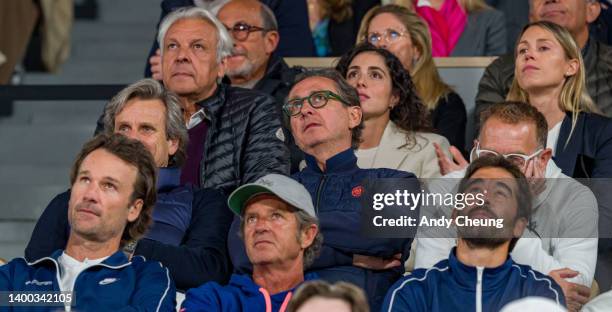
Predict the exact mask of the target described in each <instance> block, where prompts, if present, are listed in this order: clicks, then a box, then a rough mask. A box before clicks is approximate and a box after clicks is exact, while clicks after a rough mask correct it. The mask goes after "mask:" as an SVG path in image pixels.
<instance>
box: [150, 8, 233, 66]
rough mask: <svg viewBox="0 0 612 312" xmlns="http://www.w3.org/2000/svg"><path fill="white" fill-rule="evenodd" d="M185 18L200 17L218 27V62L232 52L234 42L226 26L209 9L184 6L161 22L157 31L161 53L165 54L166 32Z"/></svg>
mask: <svg viewBox="0 0 612 312" xmlns="http://www.w3.org/2000/svg"><path fill="white" fill-rule="evenodd" d="M184 19H200V20H203V21H205V22H207V23H209V24H212V26H214V27H215V28H216V29H217V63H221V61H222V60H223V59H224V58H226V57H228V56H230V55H231V54H232V48H233V47H234V42H233V40H232V37H231V36H230V34H229V32H228V31H227V29H225V26H223V24H222V23H221V22H220V21H219V20H218V19H217V18H216V17H215V16H214V15H213V14H212V13H210V12H209V11H208V10H206V9H204V8H199V7H184V8H179V9H177V10H176V11H174V12H172V13H170V14H168V15H167V16H166V17H165V18H164V19H163V20H162V21H161V23H160V24H159V32H158V33H157V43H159V48H160V50H161V53H162V54H164V48H165V47H164V38H165V37H166V32H168V29H170V27H171V26H172V25H174V23H176V22H178V21H180V20H184Z"/></svg>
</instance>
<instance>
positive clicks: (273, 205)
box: [244, 193, 290, 214]
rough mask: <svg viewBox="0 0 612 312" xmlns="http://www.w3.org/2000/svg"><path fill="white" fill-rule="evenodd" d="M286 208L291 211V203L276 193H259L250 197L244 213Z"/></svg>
mask: <svg viewBox="0 0 612 312" xmlns="http://www.w3.org/2000/svg"><path fill="white" fill-rule="evenodd" d="M262 209H263V210H286V211H290V208H289V205H287V203H286V202H284V201H283V200H282V199H280V198H279V197H278V196H276V195H274V194H269V193H265V194H259V195H255V196H253V197H252V198H250V199H249V200H248V201H247V202H246V203H245V204H244V213H245V214H248V213H254V212H256V211H261V210H262Z"/></svg>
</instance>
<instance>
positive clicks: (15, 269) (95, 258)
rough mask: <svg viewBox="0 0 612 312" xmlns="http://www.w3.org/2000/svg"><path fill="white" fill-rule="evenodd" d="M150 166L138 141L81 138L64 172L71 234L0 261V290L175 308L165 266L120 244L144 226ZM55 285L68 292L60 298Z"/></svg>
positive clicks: (150, 197)
mask: <svg viewBox="0 0 612 312" xmlns="http://www.w3.org/2000/svg"><path fill="white" fill-rule="evenodd" d="M155 171H156V166H155V162H154V160H153V157H151V153H150V152H149V151H148V150H147V149H146V148H145V147H144V146H143V144H142V143H140V142H138V141H136V140H132V139H129V138H126V137H125V136H122V135H117V134H113V135H99V136H97V137H95V138H94V139H92V140H91V141H89V142H87V143H86V144H85V145H84V146H83V148H82V150H81V152H80V153H79V155H78V156H77V160H76V161H75V163H74V164H73V166H72V170H71V174H70V181H71V183H72V191H71V194H70V201H69V208H68V212H67V215H68V221H69V223H70V235H69V237H68V243H67V244H66V246H65V249H63V250H62V249H58V250H56V251H55V252H54V253H53V254H50V255H47V256H46V257H43V258H40V259H36V260H35V261H33V262H27V261H26V260H25V259H23V258H18V259H15V260H13V261H11V262H9V263H8V264H6V265H4V266H0V289H1V290H3V291H9V292H24V291H27V292H33V293H34V294H39V295H40V294H41V293H42V292H54V293H55V295H57V297H54V298H53V299H52V300H58V301H60V303H59V305H60V306H63V305H64V304H65V305H66V306H72V307H73V308H74V309H75V310H77V311H135V310H137V309H138V310H141V311H142V310H145V311H173V310H174V308H175V300H174V299H175V292H176V290H175V289H174V284H173V282H172V280H171V279H170V274H169V272H168V269H166V268H164V267H163V266H162V265H161V264H160V263H159V262H157V261H146V260H145V258H144V257H139V256H136V257H131V259H128V257H127V256H126V255H125V254H124V253H123V251H122V247H124V246H126V245H128V244H129V243H130V242H132V241H135V240H137V239H139V238H140V237H141V236H142V235H143V234H144V233H145V231H146V230H147V228H148V227H149V224H150V222H151V211H152V210H153V205H154V204H155V199H156V192H155V183H156V176H155ZM59 291H62V292H73V293H65V294H64V296H63V297H62V296H60V295H59ZM68 297H70V298H69V299H70V300H69V301H70V303H69V302H68ZM64 299H66V300H64ZM56 309H57V306H50V305H48V306H46V307H41V306H12V307H11V306H9V307H8V311H53V310H56ZM2 311H6V310H5V309H4V308H3V309H2ZM68 311H69V310H68Z"/></svg>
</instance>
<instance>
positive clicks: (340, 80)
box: [285, 68, 363, 149]
mask: <svg viewBox="0 0 612 312" xmlns="http://www.w3.org/2000/svg"><path fill="white" fill-rule="evenodd" d="M312 77H323V78H327V79H329V80H331V81H333V82H334V85H335V87H336V89H337V91H338V95H339V96H340V97H341V98H342V99H343V100H344V102H342V104H343V105H344V106H346V107H351V106H357V107H359V108H361V101H360V100H359V93H357V89H355V88H354V87H353V86H351V85H350V84H349V83H348V82H346V80H345V79H344V77H342V75H341V74H340V73H339V72H338V71H336V70H335V69H331V68H325V69H315V70H308V71H305V72H304V73H302V74H299V75H298V76H297V77H296V78H295V82H294V83H293V85H296V84H298V83H299V82H301V81H303V80H306V79H308V78H312ZM286 100H287V99H285V101H286ZM362 131H363V116H362V118H361V121H360V122H359V125H357V126H356V127H355V128H353V129H351V133H352V136H351V147H352V148H353V149H357V148H358V147H359V143H361V132H362Z"/></svg>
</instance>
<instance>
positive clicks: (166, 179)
mask: <svg viewBox="0 0 612 312" xmlns="http://www.w3.org/2000/svg"><path fill="white" fill-rule="evenodd" d="M180 180H181V169H180V168H170V167H165V168H158V171H157V191H158V192H159V191H160V190H165V189H173V188H176V187H177V186H179V185H180V184H181V183H180Z"/></svg>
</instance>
